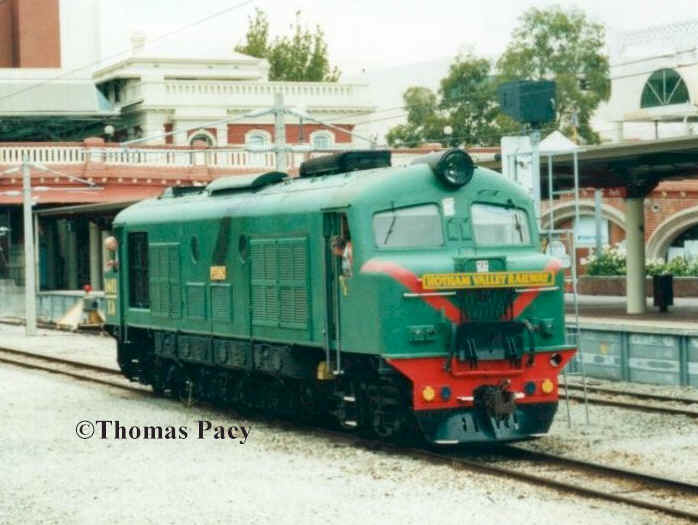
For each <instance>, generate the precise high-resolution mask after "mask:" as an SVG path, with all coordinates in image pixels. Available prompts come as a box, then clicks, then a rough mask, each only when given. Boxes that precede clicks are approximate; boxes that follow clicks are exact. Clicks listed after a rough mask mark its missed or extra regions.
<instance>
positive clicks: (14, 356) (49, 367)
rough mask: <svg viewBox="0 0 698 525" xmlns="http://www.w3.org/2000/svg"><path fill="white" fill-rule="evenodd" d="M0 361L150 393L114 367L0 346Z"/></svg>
mask: <svg viewBox="0 0 698 525" xmlns="http://www.w3.org/2000/svg"><path fill="white" fill-rule="evenodd" d="M0 363H8V364H12V365H15V366H21V367H23V368H29V369H34V370H43V371H45V372H51V373H53V374H60V375H64V376H68V377H72V378H75V379H79V380H81V381H89V382H92V383H99V384H103V385H108V386H114V387H117V388H123V389H126V390H136V391H138V392H142V393H145V394H152V391H151V390H150V389H149V388H147V387H145V386H139V385H135V384H134V383H132V382H130V381H129V380H128V379H126V378H125V377H124V376H123V375H122V374H121V372H120V371H118V370H115V369H114V368H107V367H104V366H98V365H92V364H90V363H83V362H79V361H73V360H70V359H61V358H59V357H52V356H45V355H40V354H35V353H32V352H23V351H21V350H14V349H10V348H3V347H0Z"/></svg>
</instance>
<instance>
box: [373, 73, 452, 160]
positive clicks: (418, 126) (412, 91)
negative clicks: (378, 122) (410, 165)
mask: <svg viewBox="0 0 698 525" xmlns="http://www.w3.org/2000/svg"><path fill="white" fill-rule="evenodd" d="M402 100H403V101H404V102H405V108H406V109H407V124H398V125H397V126H395V127H394V128H392V129H391V130H390V131H389V132H388V134H387V135H386V139H387V140H388V144H390V145H391V146H406V147H409V148H414V147H415V146H418V145H419V144H421V143H423V142H425V139H430V138H431V139H433V138H434V137H443V136H444V133H443V128H444V126H445V125H446V120H445V119H444V118H443V117H442V116H441V115H439V113H438V100H437V98H436V94H435V93H434V92H433V91H432V90H431V89H428V88H425V87H411V88H408V89H407V91H405V92H404V93H403V94H402Z"/></svg>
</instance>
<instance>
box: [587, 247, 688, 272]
mask: <svg viewBox="0 0 698 525" xmlns="http://www.w3.org/2000/svg"><path fill="white" fill-rule="evenodd" d="M586 261H587V263H586V266H585V268H586V274H587V275H625V274H626V269H627V267H626V262H625V252H624V251H623V250H621V249H620V248H618V247H613V248H607V249H605V250H604V251H603V252H601V253H600V254H599V255H596V254H591V255H589V257H587V259H586ZM645 268H646V270H647V275H650V276H652V275H664V274H672V275H674V276H675V277H698V259H696V260H694V261H688V260H686V259H685V258H684V257H674V258H673V259H672V260H671V261H669V262H668V263H665V262H664V260H663V259H650V260H647V261H646V262H645Z"/></svg>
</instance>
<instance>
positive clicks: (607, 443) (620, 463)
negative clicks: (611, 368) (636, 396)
mask: <svg viewBox="0 0 698 525" xmlns="http://www.w3.org/2000/svg"><path fill="white" fill-rule="evenodd" d="M570 419H571V421H572V423H571V425H569V423H568V419H567V407H566V406H565V403H564V401H561V403H560V405H559V408H558V413H557V416H556V418H555V421H554V422H553V426H552V428H551V429H550V432H549V433H548V434H547V435H545V436H542V437H541V438H539V439H537V440H535V441H529V442H526V443H524V444H523V446H525V447H530V448H533V449H535V450H541V451H545V452H552V453H555V454H564V455H569V456H573V457H576V458H581V459H586V460H593V461H597V462H599V463H605V464H609V465H613V466H617V467H629V468H634V469H637V470H641V471H643V472H650V473H654V474H657V475H662V476H667V477H671V478H676V479H682V480H684V481H690V482H693V483H698V420H696V419H695V418H693V419H692V418H689V417H687V416H676V415H665V414H653V413H647V412H638V411H635V410H626V409H622V408H615V407H608V406H601V405H589V424H588V425H587V423H586V410H585V407H584V405H583V404H582V403H577V402H572V401H570Z"/></svg>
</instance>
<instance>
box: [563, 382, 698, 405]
mask: <svg viewBox="0 0 698 525" xmlns="http://www.w3.org/2000/svg"><path fill="white" fill-rule="evenodd" d="M567 389H568V390H584V386H583V385H578V384H574V383H570V384H568V385H567ZM587 390H588V391H589V392H598V393H600V394H611V395H616V396H628V397H636V398H638V399H651V400H653V401H665V402H667V403H683V404H687V405H691V404H698V398H690V397H672V396H667V395H662V394H652V393H650V392H637V391H632V390H615V389H613V388H605V387H602V386H594V385H589V384H587Z"/></svg>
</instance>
